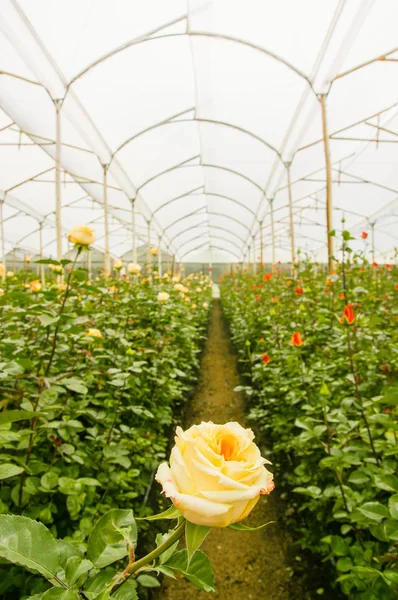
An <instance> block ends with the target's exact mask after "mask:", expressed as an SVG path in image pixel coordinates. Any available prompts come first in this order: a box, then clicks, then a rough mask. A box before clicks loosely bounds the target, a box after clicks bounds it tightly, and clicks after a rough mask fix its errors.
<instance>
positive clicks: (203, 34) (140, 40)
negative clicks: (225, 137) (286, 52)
mask: <svg viewBox="0 0 398 600" xmlns="http://www.w3.org/2000/svg"><path fill="white" fill-rule="evenodd" d="M181 21H187V23H188V28H187V31H186V32H183V33H171V34H160V32H162V31H163V30H164V29H165V28H167V27H169V26H171V25H173V24H177V23H179V22H181ZM157 34H159V35H157ZM186 35H188V36H190V37H206V38H213V39H219V40H224V41H227V42H232V43H236V44H243V45H244V46H247V47H249V48H252V49H254V50H256V51H259V52H261V53H264V54H265V55H267V56H268V57H269V58H272V59H274V60H277V61H278V62H280V63H281V64H282V65H284V66H285V67H287V68H288V69H290V70H291V71H293V72H294V73H295V74H296V75H297V76H299V77H301V78H302V79H304V80H305V81H306V82H307V84H308V86H309V89H310V90H311V92H312V93H314V94H316V92H315V90H314V88H313V84H312V81H311V79H310V78H309V77H307V76H306V75H305V74H304V73H302V72H301V71H300V70H299V69H297V68H296V67H294V65H292V64H290V63H289V62H288V61H286V60H284V59H283V58H281V57H280V56H278V55H276V54H275V53H273V52H271V51H268V50H267V49H266V48H263V47H262V46H259V45H256V44H253V43H251V42H248V41H245V40H242V39H240V38H237V37H234V36H227V35H221V34H216V33H214V34H213V33H209V32H201V31H191V30H189V20H188V15H187V14H184V15H182V16H181V17H179V18H177V19H174V20H173V21H171V22H170V23H168V24H166V25H163V26H161V27H158V28H157V29H155V30H153V31H151V32H148V33H147V34H144V35H143V36H139V38H135V39H133V40H130V41H128V42H127V43H125V44H123V45H122V46H119V47H118V48H115V49H114V50H112V51H111V52H109V53H107V54H105V55H103V56H102V57H100V58H99V59H97V60H96V61H94V62H93V63H91V64H90V65H88V66H87V67H86V68H85V69H83V70H82V71H81V72H79V73H78V74H77V75H76V76H75V77H74V78H72V79H71V80H70V81H69V83H67V84H66V88H65V89H66V92H65V96H64V97H63V99H62V101H63V100H64V99H65V97H66V95H67V94H68V92H69V90H70V88H71V86H72V85H73V83H74V82H75V81H77V80H78V79H79V78H80V77H82V76H83V75H84V74H86V73H87V72H89V71H90V70H91V69H92V68H94V67H96V66H97V65H99V64H101V63H102V62H104V61H105V60H108V59H109V58H111V57H112V56H114V55H116V54H117V53H119V52H122V51H123V50H126V49H127V48H130V47H132V46H135V45H137V44H140V43H144V42H147V41H151V40H159V39H163V38H168V37H176V36H186ZM396 51H397V48H394V49H393V50H392V51H390V52H389V53H386V54H385V55H383V56H380V57H376V58H375V59H372V60H370V61H367V62H366V63H362V64H361V65H358V66H357V67H354V68H352V69H350V70H349V71H346V72H343V73H340V74H337V75H336V76H335V77H334V79H333V80H332V81H331V84H330V87H329V89H328V92H327V93H329V91H330V88H331V85H332V84H333V83H334V82H335V81H337V80H338V79H340V78H342V77H346V76H347V75H349V74H351V73H353V72H355V71H357V70H358V69H361V68H363V67H365V66H367V65H369V64H372V63H373V62H376V61H378V60H386V57H387V56H389V55H391V54H393V53H394V52H396ZM0 74H2V75H7V76H12V77H17V78H19V79H22V80H24V81H26V82H28V83H30V84H33V85H39V86H41V87H43V88H44V89H45V90H46V91H47V93H49V91H48V90H47V88H46V87H45V86H44V85H43V84H41V83H40V82H36V81H34V80H29V79H28V78H24V77H20V76H18V75H14V74H10V73H6V72H0ZM327 93H326V94H322V96H323V97H324V99H325V98H326V96H327ZM49 95H50V97H51V94H49ZM51 98H52V97H51ZM52 100H54V99H53V98H52ZM194 108H195V107H194ZM189 110H192V109H189ZM185 112H188V111H185ZM181 114H184V113H181ZM174 118H175V117H174ZM187 121H189V122H195V121H198V122H200V120H198V119H195V118H194V119H193V120H191V119H189V120H188V119H182V120H180V121H167V122H165V123H162V125H164V124H171V123H178V122H187ZM202 121H203V122H209V123H212V124H218V125H223V126H226V127H232V128H234V129H237V130H238V131H241V132H243V133H246V134H248V135H252V137H254V138H255V139H257V140H258V141H260V142H262V143H264V144H265V145H266V146H267V147H269V148H270V149H272V150H274V151H276V152H277V154H278V157H279V159H281V155H280V154H279V152H278V151H277V150H276V149H274V148H272V147H270V145H269V144H267V142H266V141H265V140H262V139H261V138H258V137H257V136H256V135H255V134H252V133H251V132H248V131H246V130H241V128H239V127H236V126H234V125H233V124H228V123H224V122H219V121H214V122H213V121H212V120H206V119H202ZM160 125H161V124H159V125H158V126H160ZM154 127H156V126H154ZM154 127H151V128H149V129H147V130H146V131H149V130H150V129H153V128H154ZM142 133H145V132H141V133H139V134H136V136H133V139H134V138H135V137H137V136H139V135H142ZM35 137H37V136H35ZM328 138H332V136H331V135H328V134H327V132H326V133H325V132H324V136H323V140H324V141H325V140H327V139H328ZM127 143H129V140H127V141H126V142H124V143H123V144H122V146H120V147H119V148H118V149H117V150H116V151H115V152H114V153H113V154H112V158H111V162H112V161H113V159H114V155H115V154H116V153H117V152H118V150H119V149H121V148H122V147H124V146H125V145H126V144H127ZM299 150H300V149H299ZM327 154H328V152H327V150H326V148H325V157H326V158H325V160H326V164H327V162H328V157H327ZM199 158H200V156H199ZM190 160H192V159H188V160H187V161H185V162H189V161H190ZM182 165H183V163H181V164H180V167H181V166H182ZM187 166H189V165H187ZM200 166H207V167H212V168H222V167H219V166H217V165H200ZM176 168H177V167H176ZM224 169H225V170H229V169H226V168H224ZM229 171H230V172H231V173H234V174H236V175H238V176H241V177H245V176H244V175H243V174H242V173H239V172H236V171H233V170H229ZM162 174H164V173H162ZM157 176H160V174H159V175H157ZM247 180H248V181H250V182H251V183H252V184H253V185H256V186H257V187H258V188H259V189H260V186H258V184H256V183H255V182H254V181H253V180H250V178H247ZM79 183H80V182H79ZM331 183H332V181H331V178H330V177H327V181H326V188H325V189H326V191H327V192H328V190H329V192H330V190H331ZM364 183H371V182H368V181H364ZM376 185H377V184H376ZM380 187H382V186H380ZM262 192H263V194H264V197H265V193H264V190H262ZM205 194H206V191H205ZM213 195H216V194H213ZM308 197H311V195H308ZM225 198H226V199H228V197H225ZM229 199H230V200H232V201H234V200H233V199H231V198H229ZM174 200H177V198H176V199H173V200H172V201H174ZM326 200H327V201H326V205H327V209H328V210H329V211H330V210H331V203H330V198H329V199H328V196H327V199H326ZM169 202H171V201H169ZM235 202H236V203H237V204H240V205H241V206H242V207H244V208H247V209H248V210H250V209H249V208H248V207H246V206H244V205H243V204H242V203H240V202H239V201H235ZM162 207H163V205H162V206H160V207H158V209H156V211H159V210H161V208H162ZM250 212H252V213H253V215H254V216H255V219H254V222H253V225H252V227H250V228H247V229H248V231H249V241H250V240H251V238H255V236H256V233H254V234H253V231H255V228H256V226H257V225H260V229H261V228H262V223H263V220H262V219H261V220H260V219H259V217H258V215H259V211H257V213H254V211H250ZM153 214H154V213H153ZM214 214H216V213H214ZM221 216H224V217H225V216H226V215H221ZM164 233H165V230H162V236H161V237H163V235H164ZM250 236H251V237H250Z"/></svg>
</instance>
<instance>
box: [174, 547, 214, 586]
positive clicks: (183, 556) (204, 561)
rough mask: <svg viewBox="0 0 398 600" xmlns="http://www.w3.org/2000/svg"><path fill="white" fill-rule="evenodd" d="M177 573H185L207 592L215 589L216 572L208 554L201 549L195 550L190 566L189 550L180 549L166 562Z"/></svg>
mask: <svg viewBox="0 0 398 600" xmlns="http://www.w3.org/2000/svg"><path fill="white" fill-rule="evenodd" d="M165 566H166V567H169V568H170V569H172V570H173V571H177V573H181V575H184V577H186V578H187V579H188V580H189V581H190V582H191V583H193V584H194V585H195V586H196V587H197V588H198V589H200V590H204V591H205V592H213V591H214V574H213V569H212V568H211V564H210V561H209V559H208V558H207V556H206V554H204V552H202V551H201V550H198V551H197V552H195V554H194V556H193V557H192V560H191V562H190V563H189V567H188V551H187V550H180V551H179V552H176V553H175V554H173V556H172V557H171V559H170V560H168V561H167V563H166V564H165Z"/></svg>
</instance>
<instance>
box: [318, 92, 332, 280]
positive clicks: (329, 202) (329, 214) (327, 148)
mask: <svg viewBox="0 0 398 600" xmlns="http://www.w3.org/2000/svg"><path fill="white" fill-rule="evenodd" d="M319 101H320V103H321V109H322V131H323V147H324V152H325V170H326V235H327V247H328V265H329V273H333V271H334V260H333V236H331V235H329V232H330V231H332V229H333V215H332V208H333V205H332V167H331V163H330V146H329V134H328V122H327V110H326V101H327V94H321V95H320V96H319Z"/></svg>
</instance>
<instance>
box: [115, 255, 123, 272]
mask: <svg viewBox="0 0 398 600" xmlns="http://www.w3.org/2000/svg"><path fill="white" fill-rule="evenodd" d="M122 267H123V261H121V260H120V258H115V260H114V261H113V268H114V269H116V271H119V270H120V269H121V268H122Z"/></svg>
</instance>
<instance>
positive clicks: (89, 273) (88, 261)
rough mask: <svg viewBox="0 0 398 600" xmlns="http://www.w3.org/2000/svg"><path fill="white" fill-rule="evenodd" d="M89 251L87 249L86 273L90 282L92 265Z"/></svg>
mask: <svg viewBox="0 0 398 600" xmlns="http://www.w3.org/2000/svg"><path fill="white" fill-rule="evenodd" d="M91 252H92V251H91V250H90V249H89V250H88V252H87V271H88V280H89V281H90V282H91V279H92V264H91Z"/></svg>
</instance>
